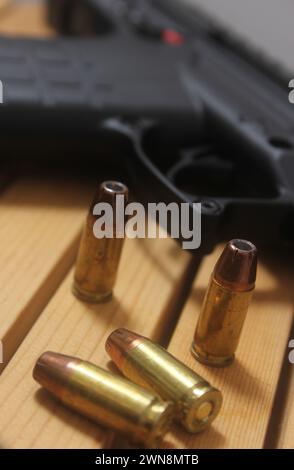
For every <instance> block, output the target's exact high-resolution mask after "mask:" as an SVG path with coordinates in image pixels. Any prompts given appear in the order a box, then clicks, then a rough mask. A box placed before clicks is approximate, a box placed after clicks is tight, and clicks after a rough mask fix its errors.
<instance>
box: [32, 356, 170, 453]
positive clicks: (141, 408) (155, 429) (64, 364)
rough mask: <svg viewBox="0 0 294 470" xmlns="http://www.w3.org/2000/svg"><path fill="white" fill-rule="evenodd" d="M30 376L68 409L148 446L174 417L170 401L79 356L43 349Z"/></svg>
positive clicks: (161, 433) (153, 442)
mask: <svg viewBox="0 0 294 470" xmlns="http://www.w3.org/2000/svg"><path fill="white" fill-rule="evenodd" d="M33 377H34V379H35V380H36V381H37V382H39V384H41V385H42V386H43V387H44V388H45V389H47V390H48V391H49V392H51V393H52V394H53V395H55V396H56V397H57V398H59V399H60V400H61V401H62V402H63V403H64V404H66V405H68V406H69V407H70V408H73V409H74V410H76V411H78V412H80V413H81V414H83V415H85V416H87V417H88V418H90V419H92V420H93V421H96V422H98V423H100V424H102V425H104V426H106V427H110V428H112V429H114V430H117V431H119V432H120V433H123V434H125V435H126V436H128V437H129V438H131V439H132V440H133V441H135V442H138V443H141V444H142V443H143V444H144V445H146V446H148V447H153V446H155V445H157V443H158V442H159V441H160V440H161V438H162V437H163V436H164V434H165V433H166V432H167V431H168V429H169V426H170V424H171V421H172V418H173V413H174V406H173V405H172V404H171V403H168V402H163V401H162V400H160V399H159V398H158V397H157V396H155V395H154V394H152V393H150V392H148V391H147V390H144V389H141V388H140V387H138V385H135V384H133V383H131V382H129V381H128V380H126V379H125V378H123V377H120V376H116V375H114V374H112V373H110V372H108V371H106V370H103V369H101V368H99V367H97V366H95V365H93V364H91V363H89V362H85V361H82V360H81V359H77V358H73V357H69V356H64V355H63V354H57V353H53V352H46V353H44V354H43V355H42V356H41V357H40V358H39V360H38V361H37V363H36V365H35V368H34V371H33Z"/></svg>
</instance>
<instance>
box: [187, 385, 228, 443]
mask: <svg viewBox="0 0 294 470" xmlns="http://www.w3.org/2000/svg"><path fill="white" fill-rule="evenodd" d="M195 397H197V400H195ZM222 402H223V398H222V394H221V392H220V391H219V390H217V389H216V388H213V387H211V385H209V384H208V383H207V382H203V383H202V384H197V385H195V387H193V388H192V389H191V390H190V391H189V394H188V396H187V397H186V399H185V405H184V412H185V417H184V420H182V423H183V424H184V426H185V429H186V430H187V431H188V432H190V433H192V434H194V433H198V432H201V431H203V430H204V429H206V428H207V427H208V426H209V425H210V424H211V423H212V422H213V421H214V419H215V418H216V417H217V415H218V414H219V411H220V408H221V406H222Z"/></svg>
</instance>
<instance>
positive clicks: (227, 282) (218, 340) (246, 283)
mask: <svg viewBox="0 0 294 470" xmlns="http://www.w3.org/2000/svg"><path fill="white" fill-rule="evenodd" d="M256 260H257V250H256V248H255V246H254V245H253V244H252V243H250V242H247V241H246V240H231V241H230V242H229V243H228V244H227V245H226V248H225V249H224V251H223V253H222V255H221V257H220V258H219V260H218V262H217V264H216V267H215V269H214V272H213V274H212V277H211V280H210V284H209V287H208V290H207V292H206V295H205V299H204V302H203V306H202V310H201V312H200V316H199V320H198V324H197V327H196V331H195V335H194V341H193V344H192V348H191V351H192V353H193V355H194V356H195V357H196V359H197V360H198V361H199V362H201V363H203V364H206V365H210V366H214V367H223V366H227V365H229V364H231V363H232V361H233V360H234V355H235V351H236V349H237V346H238V343H239V340H240V336H241V331H242V328H243V325H244V321H245V318H246V314H247V311H248V307H249V304H250V301H251V298H252V294H253V291H254V286H255V278H256Z"/></svg>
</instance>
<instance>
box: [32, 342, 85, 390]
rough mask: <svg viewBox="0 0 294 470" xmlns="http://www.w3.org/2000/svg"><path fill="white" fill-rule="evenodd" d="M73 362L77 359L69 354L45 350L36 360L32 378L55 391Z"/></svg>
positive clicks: (66, 376)
mask: <svg viewBox="0 0 294 470" xmlns="http://www.w3.org/2000/svg"><path fill="white" fill-rule="evenodd" d="M73 362H78V361H77V360H76V359H74V358H72V357H70V356H65V355H63V354H58V353H54V352H51V351H47V352H45V353H43V354H42V355H41V356H40V357H39V359H38V360H37V362H36V365H35V367H34V370H33V378H34V379H35V380H36V381H37V382H38V383H39V384H40V385H42V386H43V387H45V388H47V389H48V390H52V391H56V388H57V385H61V383H62V382H63V381H64V380H65V379H67V378H68V376H69V374H70V371H71V370H70V365H71V364H72V363H73Z"/></svg>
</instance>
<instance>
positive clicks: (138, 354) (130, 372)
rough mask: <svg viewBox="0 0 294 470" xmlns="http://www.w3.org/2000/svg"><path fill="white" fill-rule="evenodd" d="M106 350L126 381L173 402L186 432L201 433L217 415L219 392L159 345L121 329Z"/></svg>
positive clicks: (108, 340) (110, 337)
mask: <svg viewBox="0 0 294 470" xmlns="http://www.w3.org/2000/svg"><path fill="white" fill-rule="evenodd" d="M105 347H106V351H107V353H108V354H109V356H110V357H111V359H112V360H113V361H114V363H115V364H116V365H117V367H118V368H119V369H120V370H121V372H122V373H123V374H124V375H125V376H126V377H127V378H128V379H130V380H132V381H133V382H135V383H137V384H138V385H141V386H143V387H145V388H147V389H149V390H152V391H154V392H156V393H157V394H158V395H159V396H160V397H162V398H163V399H165V400H170V401H173V402H174V403H175V406H176V418H177V420H179V421H180V422H181V423H182V424H183V426H184V427H185V429H186V430H187V431H189V432H191V433H196V432H198V431H202V430H203V429H205V428H206V427H207V426H208V425H209V424H210V423H211V422H212V421H213V420H214V418H215V417H216V416H217V414H218V412H219V410H220V408H221V404H222V395H221V392H220V391H219V390H217V389H215V388H213V387H212V386H211V385H210V384H209V383H208V382H207V381H206V380H205V379H203V378H202V377H200V376H199V375H197V374H196V373H195V372H194V371H193V370H191V369H189V368H188V367H187V366H185V365H184V364H183V363H182V362H180V361H179V360H177V359H176V358H175V357H173V356H172V355H171V354H169V353H168V352H167V351H166V350H165V349H164V348H162V347H161V346H159V345H157V344H155V343H153V342H152V341H151V340H149V339H147V338H144V337H143V336H140V335H138V334H136V333H133V332H131V331H128V330H126V329H123V328H120V329H118V330H116V331H114V332H113V333H112V334H111V335H110V336H109V337H108V339H107V341H106V346H105Z"/></svg>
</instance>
